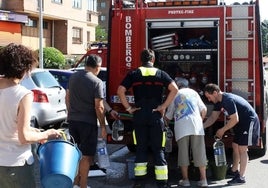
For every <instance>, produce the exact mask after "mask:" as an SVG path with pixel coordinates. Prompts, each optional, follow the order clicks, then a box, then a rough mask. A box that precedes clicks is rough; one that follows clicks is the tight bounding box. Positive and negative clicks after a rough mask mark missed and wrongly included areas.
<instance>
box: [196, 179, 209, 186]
mask: <svg viewBox="0 0 268 188" xmlns="http://www.w3.org/2000/svg"><path fill="white" fill-rule="evenodd" d="M197 186H198V187H207V186H208V182H207V180H200V181H198V182H197Z"/></svg>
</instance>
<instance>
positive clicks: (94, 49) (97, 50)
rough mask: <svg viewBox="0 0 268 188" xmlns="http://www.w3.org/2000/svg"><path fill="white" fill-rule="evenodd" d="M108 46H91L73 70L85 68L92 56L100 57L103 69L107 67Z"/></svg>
mask: <svg viewBox="0 0 268 188" xmlns="http://www.w3.org/2000/svg"><path fill="white" fill-rule="evenodd" d="M107 46H108V45H107V44H106V43H101V42H100V43H93V44H91V45H90V46H89V48H88V50H87V52H86V53H85V54H84V55H83V56H82V57H81V58H80V59H79V60H78V61H77V62H76V63H75V64H74V66H73V68H79V67H84V66H85V62H86V61H87V57H88V56H89V55H90V54H96V55H99V56H100V57H101V59H102V65H101V66H102V67H106V66H107Z"/></svg>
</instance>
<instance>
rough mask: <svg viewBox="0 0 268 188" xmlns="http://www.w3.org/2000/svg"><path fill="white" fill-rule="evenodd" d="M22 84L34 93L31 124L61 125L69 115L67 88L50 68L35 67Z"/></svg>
mask: <svg viewBox="0 0 268 188" xmlns="http://www.w3.org/2000/svg"><path fill="white" fill-rule="evenodd" d="M21 85H23V86H25V87H26V88H27V89H29V90H31V91H32V92H33V95H34V100H33V106H32V120H31V125H32V126H34V127H36V128H48V127H49V126H51V125H56V126H57V125H60V124H61V123H62V122H63V121H65V120H66V117H67V109H66V104H65V95H66V91H65V89H64V88H63V87H62V86H60V84H59V83H58V82H57V80H56V79H55V78H54V77H53V76H52V74H51V73H50V72H49V71H48V70H44V69H34V70H33V71H32V72H31V74H30V75H27V76H25V78H24V79H23V80H22V81H21Z"/></svg>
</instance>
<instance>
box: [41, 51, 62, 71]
mask: <svg viewBox="0 0 268 188" xmlns="http://www.w3.org/2000/svg"><path fill="white" fill-rule="evenodd" d="M43 62H44V68H52V69H61V68H63V67H64V66H65V65H66V61H65V57H64V55H63V54H62V53H61V51H59V50H58V49H56V48H54V47H45V48H43Z"/></svg>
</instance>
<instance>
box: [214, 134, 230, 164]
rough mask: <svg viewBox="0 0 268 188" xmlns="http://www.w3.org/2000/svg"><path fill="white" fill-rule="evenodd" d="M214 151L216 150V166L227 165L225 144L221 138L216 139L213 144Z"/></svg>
mask: <svg viewBox="0 0 268 188" xmlns="http://www.w3.org/2000/svg"><path fill="white" fill-rule="evenodd" d="M213 150H214V157H215V164H216V166H224V165H226V164H227V162H226V154H225V147H224V143H223V142H222V141H221V140H220V139H219V138H215V142H214V144H213Z"/></svg>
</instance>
